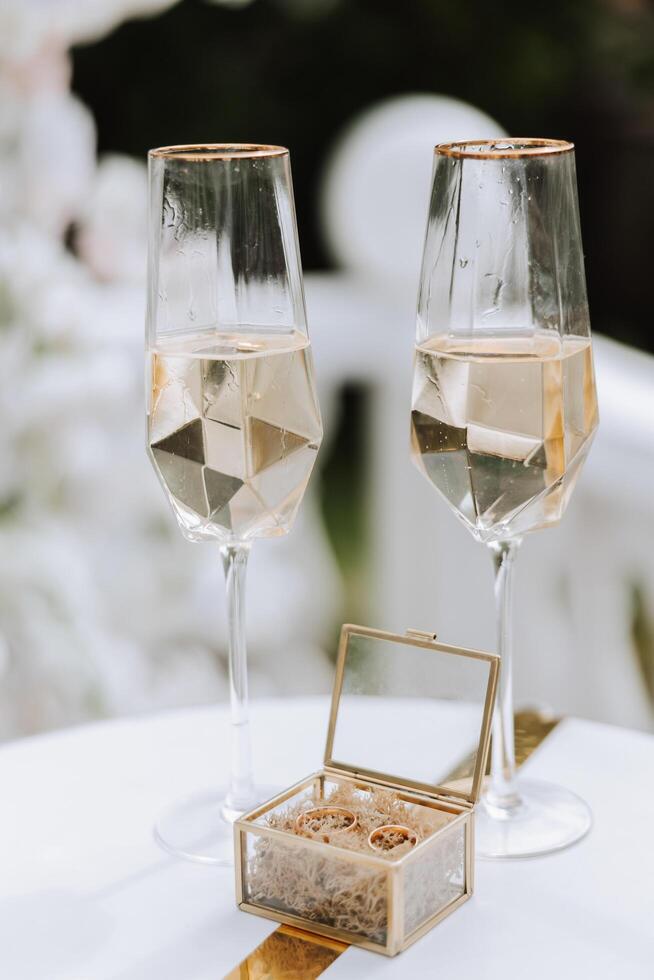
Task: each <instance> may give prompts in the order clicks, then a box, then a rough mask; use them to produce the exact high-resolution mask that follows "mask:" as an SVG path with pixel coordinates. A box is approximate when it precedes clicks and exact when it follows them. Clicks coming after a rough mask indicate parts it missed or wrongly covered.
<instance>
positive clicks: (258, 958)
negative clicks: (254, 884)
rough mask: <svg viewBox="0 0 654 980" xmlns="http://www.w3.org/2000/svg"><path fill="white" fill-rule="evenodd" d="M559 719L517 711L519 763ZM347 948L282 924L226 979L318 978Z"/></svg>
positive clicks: (459, 773)
mask: <svg viewBox="0 0 654 980" xmlns="http://www.w3.org/2000/svg"><path fill="white" fill-rule="evenodd" d="M559 721H560V718H551V717H548V716H545V715H543V714H541V713H540V712H538V711H519V712H517V713H516V715H515V759H516V765H517V766H521V765H522V764H523V762H526V761H527V759H528V758H529V756H530V755H531V754H532V752H534V751H535V750H536V749H537V748H538V747H539V745H540V744H541V743H542V742H543V740H544V739H545V738H547V736H548V735H549V733H550V732H551V731H552V729H553V728H555V727H556V725H557V724H558V723H559ZM473 769H474V756H470V757H467V758H465V759H462V760H461V762H460V763H459V765H458V766H457V767H456V768H455V769H454V770H453V771H452V772H451V773H450V775H449V776H448V777H447V781H448V782H449V781H451V780H453V779H466V778H469V777H470V776H472V772H473ZM346 949H348V944H347V943H341V942H339V941H338V940H337V939H326V938H325V937H324V936H317V935H315V933H312V932H305V931H304V930H303V929H296V928H295V926H279V928H277V929H276V930H275V931H274V932H273V933H271V935H270V936H268V938H267V939H264V941H263V942H262V943H261V945H260V946H257V948H256V949H255V950H254V952H252V953H250V955H249V956H247V957H246V958H245V959H244V960H243V962H242V963H240V964H239V965H238V966H236V967H234V969H233V970H231V972H230V973H228V974H227V976H226V977H225V978H224V980H315V978H316V977H319V976H320V974H321V973H323V972H324V971H325V970H326V969H327V967H328V966H331V964H332V963H333V962H334V960H335V959H338V957H339V956H340V955H341V953H344V952H345V950H346Z"/></svg>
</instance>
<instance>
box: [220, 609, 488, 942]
mask: <svg viewBox="0 0 654 980" xmlns="http://www.w3.org/2000/svg"><path fill="white" fill-rule="evenodd" d="M353 635H359V636H369V637H372V638H373V639H380V640H390V641H393V642H395V643H402V644H406V645H407V646H418V647H422V648H424V649H429V650H434V651H437V652H440V653H448V654H453V655H458V656H464V657H471V658H473V659H476V660H484V661H486V662H487V663H488V665H489V678H488V685H487V689H486V699H485V702H484V710H483V717H482V724H481V731H480V735H479V746H478V751H477V759H476V763H475V768H474V773H473V779H472V787H471V790H470V792H469V793H464V792H459V791H456V790H453V789H452V788H451V787H441V786H432V785H428V784H425V783H420V782H418V781H414V780H407V781H406V782H404V781H400V779H399V777H397V776H389V775H387V774H384V773H380V772H375V771H372V770H365V769H357V770H354V769H353V768H352V767H350V766H347V765H346V764H344V763H341V762H338V761H335V760H334V759H333V758H332V749H333V744H334V733H335V729H336V720H337V716H338V706H339V702H340V697H341V693H342V688H343V676H344V671H345V660H346V656H347V647H348V643H349V640H350V637H351V636H353ZM499 665H500V658H499V656H498V655H497V654H495V653H486V652H484V651H481V650H470V649H467V648H465V647H453V646H448V645H447V644H444V643H439V642H438V641H437V639H436V635H435V634H433V633H423V632H421V631H419V630H407V633H406V634H397V633H388V632H386V631H384V630H376V629H370V628H368V627H365V626H354V625H352V624H345V625H344V626H343V628H342V630H341V637H340V642H339V649H338V659H337V664H336V678H335V681H334V691H333V695H332V703H331V710H330V716H329V727H328V732H327V743H326V747H325V765H324V768H323V769H322V770H320V771H319V772H316V773H312V775H310V776H307V777H306V778H305V779H302V780H300V781H299V782H297V783H295V785H293V786H290V787H289V788H288V789H286V790H284V791H283V792H282V793H279V794H278V795H277V796H275V797H274V798H273V799H271V800H268V802H267V803H264V804H263V805H262V806H260V807H257V809H256V810H252V811H250V813H249V814H246V815H244V816H243V817H241V818H240V819H239V820H237V821H236V823H235V824H234V832H235V848H236V861H235V873H236V900H237V903H238V906H239V908H241V909H242V910H243V911H246V912H252V913H253V914H254V915H259V916H262V917H263V918H266V919H272V920H273V921H275V922H282V923H284V924H285V925H290V926H297V927H299V928H304V929H306V928H307V922H306V920H305V919H303V918H302V917H301V916H296V915H291V914H288V913H285V912H277V911H273V910H271V909H267V908H264V907H261V906H258V905H253V904H251V903H250V902H248V901H247V900H246V898H245V894H244V888H243V882H244V877H245V868H244V863H245V856H246V855H245V848H244V839H245V835H246V834H249V835H254V836H257V837H268V838H272V839H275V838H278V839H283V840H284V842H285V844H286V845H290V846H291V847H294V846H296V847H304V848H306V847H310V848H314V849H315V848H318V849H319V850H320V851H322V853H323V854H325V855H330V856H333V846H332V845H330V844H326V843H324V842H323V841H319V840H314V839H310V838H305V837H295V836H293V835H292V834H288V833H286V832H284V831H282V830H275V829H274V828H272V827H265V826H263V825H258V824H257V823H256V822H255V821H256V820H257V819H258V818H259V817H261V816H263V814H264V813H266V812H268V811H269V810H272V809H274V808H275V807H276V806H279V805H280V804H281V803H284V802H285V801H286V800H288V799H290V798H291V797H292V796H295V795H296V794H297V793H299V792H301V791H302V790H304V789H307V788H308V787H309V786H311V785H312V784H313V785H314V788H315V789H316V790H317V791H318V792H319V793H322V792H323V790H324V782H325V780H333V779H335V778H336V779H339V780H341V781H345V782H349V783H352V784H354V785H359V786H363V785H371V786H383V787H384V788H386V789H392V790H393V791H394V792H396V793H397V794H398V795H399V796H400V798H401V799H404V800H407V801H408V802H416V803H419V804H422V805H423V806H431V807H433V808H434V809H439V810H445V811H446V812H450V813H454V814H456V817H455V819H454V820H452V821H450V823H448V824H446V825H445V826H443V827H441V828H440V830H437V831H436V833H435V834H432V835H430V836H429V837H428V838H426V839H425V840H422V841H419V842H418V843H417V844H416V846H415V847H414V848H412V849H411V851H409V852H408V853H407V854H406V855H404V856H403V857H401V858H400V859H399V860H397V861H393V862H392V863H391V864H390V865H389V862H388V861H387V860H386V859H385V858H383V857H381V856H378V855H376V854H374V853H373V852H372V851H371V852H370V853H369V854H366V853H365V852H361V853H359V852H356V851H351V852H348V861H352V862H354V863H356V864H359V865H365V866H367V867H368V868H371V869H374V870H377V871H379V872H381V873H384V874H385V875H386V876H387V881H388V890H389V891H388V917H387V924H388V930H387V934H386V943H385V944H381V943H373V942H370V940H367V939H365V938H364V937H363V936H361V937H360V936H355V935H354V934H353V933H350V932H346V931H345V930H343V929H337V928H335V927H333V926H328V925H322V924H321V923H318V922H311V926H310V927H311V931H312V932H315V933H317V934H318V935H321V936H326V937H327V938H329V939H336V940H339V941H341V942H346V943H352V942H354V943H356V945H357V946H361V947H362V948H363V949H370V950H373V951H374V952H377V953H384V954H385V955H387V956H394V955H395V954H396V953H399V952H400V951H401V950H403V949H406V948H407V947H408V946H410V945H411V944H412V943H414V942H415V941H416V940H417V939H420V937H421V936H423V935H424V934H425V933H426V932H428V931H429V930H430V929H431V928H432V927H433V926H435V925H436V923H438V922H440V920H441V919H443V918H445V916H447V915H449V914H450V913H451V912H453V911H454V910H455V909H457V908H458V907H459V905H462V904H463V902H465V901H467V900H468V898H470V896H471V894H472V891H473V884H474V882H473V875H474V804H475V802H476V801H477V800H478V799H479V793H480V790H481V784H482V779H483V775H484V772H485V769H486V760H487V757H488V747H489V743H490V732H491V723H492V711H493V703H494V698H495V690H496V687H497V677H498V670H499ZM461 825H463V827H464V833H465V863H464V873H465V881H464V889H463V894H462V895H460V896H459V897H458V898H456V899H454V900H453V901H452V902H450V903H449V904H448V905H446V906H445V908H442V909H440V911H439V912H437V913H436V914H435V915H433V916H431V918H429V919H427V920H426V921H425V922H423V923H422V925H420V926H418V928H416V929H415V930H414V931H413V932H411V933H410V934H409V935H408V936H404V935H403V922H404V916H403V909H402V908H401V905H402V904H403V894H402V887H401V884H402V882H401V875H402V872H403V869H404V865H405V864H406V863H408V862H410V861H412V860H416V859H417V860H420V857H419V855H420V854H421V853H422V851H423V849H425V848H430V847H432V846H433V842H434V840H435V838H437V837H440V836H443V835H445V834H447V833H454V832H455V829H456V828H458V827H461Z"/></svg>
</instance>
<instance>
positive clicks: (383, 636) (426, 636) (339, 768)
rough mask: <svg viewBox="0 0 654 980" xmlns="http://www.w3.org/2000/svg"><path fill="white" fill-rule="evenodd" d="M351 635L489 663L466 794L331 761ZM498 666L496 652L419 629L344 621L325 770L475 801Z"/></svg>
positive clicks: (484, 758)
mask: <svg viewBox="0 0 654 980" xmlns="http://www.w3.org/2000/svg"><path fill="white" fill-rule="evenodd" d="M351 636H368V637H371V638H372V639H377V640H386V641H392V642H394V643H400V644H404V645H405V646H413V647H421V648H423V649H426V650H434V651H436V652H438V653H447V654H451V655H454V656H459V657H468V658H470V659H473V660H484V661H486V662H487V663H488V665H489V676H488V685H487V688H486V699H485V702H484V712H483V716H482V722H481V731H480V733H479V743H478V749H477V759H476V763H475V768H474V773H473V777H472V786H471V789H470V792H469V793H464V792H461V791H459V790H455V789H452V787H451V786H434V785H431V784H429V783H422V782H419V781H418V780H413V779H406V780H405V779H402V778H401V777H399V776H395V775H391V774H389V773H383V772H377V771H375V770H373V769H364V768H357V769H353V767H352V766H349V765H347V764H346V763H344V762H339V761H337V760H334V759H333V757H332V750H333V747H334V734H335V731H336V721H337V718H338V708H339V704H340V699H341V693H342V689H343V677H344V673H345V661H346V658H347V649H348V644H349V642H350V637H351ZM499 666H500V657H499V654H497V653H487V652H485V651H483V650H471V649H468V648H467V647H455V646H449V645H448V644H446V643H439V642H438V640H437V638H436V634H435V633H423V632H422V631H420V630H412V629H410V630H407V631H406V633H405V634H402V633H388V632H386V631H385V630H377V629H371V628H369V627H368V626H354V625H352V624H351V623H346V624H345V625H344V626H343V627H342V629H341V638H340V641H339V645H338V658H337V662H336V678H335V680H334V691H333V694H332V704H331V710H330V714H329V727H328V730H327V744H326V746H325V758H324V766H325V769H327V770H329V771H331V772H334V773H338V774H339V775H352V774H353V773H354V775H358V776H363V777H365V778H366V779H368V780H382V781H383V782H384V783H387V784H389V785H391V786H393V787H394V788H398V787H399V788H401V789H406V788H407V787H408V788H409V789H413V790H417V791H418V792H420V793H428V794H429V795H433V794H434V793H436V794H438V795H439V796H446V797H455V798H457V799H463V800H467V801H468V802H469V803H476V802H477V801H478V799H479V796H480V793H481V786H482V780H483V778H484V773H485V771H486V760H487V757H488V747H489V744H490V735H491V726H492V722H493V704H494V699H495V690H496V687H497V676H498V672H499Z"/></svg>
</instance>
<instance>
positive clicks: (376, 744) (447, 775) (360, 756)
mask: <svg viewBox="0 0 654 980" xmlns="http://www.w3.org/2000/svg"><path fill="white" fill-rule="evenodd" d="M498 668H499V657H498V656H497V655H496V654H494V653H484V652H482V651H478V650H466V649H464V648H463V647H451V646H447V645H446V644H444V643H439V642H438V641H437V640H436V638H435V635H434V634H428V633H420V632H418V631H415V630H408V631H407V633H406V635H404V636H402V635H398V634H394V633H385V632H382V631H381V630H373V629H368V628H367V627H364V626H349V625H346V626H343V629H342V630H341V640H340V645H339V652H338V663H337V667H336V680H335V682H334V693H333V697H332V708H331V716H330V720H329V732H328V735H327V747H326V750H325V765H326V766H328V767H330V768H334V769H340V770H344V771H347V772H351V773H352V772H354V773H356V774H358V775H361V776H364V777H365V776H368V777H371V778H379V779H383V780H385V781H387V782H393V783H395V784H397V785H402V786H407V787H410V788H412V789H418V790H423V791H427V792H430V793H434V792H437V793H440V794H444V795H448V796H457V797H461V798H462V799H466V800H469V801H470V802H476V801H477V800H478V799H479V794H480V790H481V780H482V776H483V771H484V769H485V765H486V757H487V754H488V743H489V740H490V726H491V718H492V710H493V704H494V700H495V686H496V683H497V672H498Z"/></svg>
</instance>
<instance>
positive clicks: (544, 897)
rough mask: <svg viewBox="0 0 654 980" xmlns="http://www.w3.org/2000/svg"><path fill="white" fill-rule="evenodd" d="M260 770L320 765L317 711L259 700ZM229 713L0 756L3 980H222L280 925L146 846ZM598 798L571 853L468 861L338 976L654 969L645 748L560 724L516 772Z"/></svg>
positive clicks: (31, 744) (96, 732)
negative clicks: (469, 871) (428, 924)
mask: <svg viewBox="0 0 654 980" xmlns="http://www.w3.org/2000/svg"><path fill="white" fill-rule="evenodd" d="M252 714H253V728H254V732H253V735H254V746H255V754H256V761H257V769H258V772H259V773H260V774H261V775H262V776H264V777H265V779H266V781H267V782H270V783H273V784H274V783H277V784H279V785H280V786H285V785H288V784H289V783H291V782H293V781H295V780H297V779H299V778H301V777H302V776H304V775H307V774H308V773H310V772H312V771H314V770H315V769H318V768H319V767H320V764H321V761H322V753H323V746H324V736H325V732H326V726H327V714H328V701H327V699H326V698H324V699H323V698H312V699H302V700H293V701H288V700H287V701H281V700H280V701H261V702H256V703H255V704H254V705H253V712H252ZM228 739H229V725H228V714H227V710H226V708H195V709H186V710H182V711H174V712H168V713H164V714H158V715H154V716H149V717H143V718H133V719H125V720H118V721H110V722H103V723H100V724H96V725H90V726H85V727H80V728H75V729H69V730H66V731H62V732H56V733H54V734H50V735H44V736H38V737H34V738H30V739H24V740H21V741H17V742H13V743H10V744H7V745H5V746H3V747H2V748H0V786H1V787H2V806H0V868H1V869H2V871H1V873H0V964H1V967H2V969H1V970H0V973H1V974H2V976H3V977H7V978H11V980H109V978H111V980H155V978H156V980H209V978H211V980H219V978H221V977H223V976H224V975H225V974H226V973H228V972H229V971H230V970H231V969H232V968H233V967H234V966H236V964H237V963H239V962H240V961H241V960H242V959H243V958H244V957H245V956H246V955H247V954H248V953H249V952H251V951H252V950H253V949H254V948H255V946H257V945H258V944H259V943H260V942H261V941H262V940H263V939H264V938H265V937H266V936H267V935H268V934H269V933H270V932H272V931H273V930H274V929H275V928H276V924H275V923H274V922H271V921H269V920H266V919H262V918H259V917H258V916H253V915H248V914H246V913H244V912H241V911H239V910H238V909H237V908H236V905H235V901H234V875H233V871H231V870H226V869H220V868H212V867H208V866H203V865H197V864H190V863H187V862H184V861H178V860H175V859H174V858H172V857H169V856H168V855H166V854H164V853H163V852H162V851H160V850H159V849H158V848H157V846H156V844H155V843H154V841H153V837H152V824H153V818H154V817H155V815H156V814H157V813H159V812H160V810H161V809H162V808H164V807H165V806H166V805H167V804H168V803H170V802H172V801H173V800H175V799H176V798H181V797H184V796H185V795H189V794H191V793H192V792H195V791H196V790H204V789H207V788H212V787H213V786H214V784H216V785H217V784H218V783H219V782H220V781H221V780H224V778H225V777H226V766H227V758H228V751H227V748H228ZM526 769H528V770H529V772H530V774H531V775H534V776H538V777H542V778H543V779H549V780H551V781H556V782H560V783H562V784H564V785H567V786H569V787H570V788H573V789H575V790H576V791H577V792H578V793H579V794H580V795H582V796H583V797H584V798H585V799H586V800H587V801H588V802H589V803H590V805H591V807H592V809H593V812H594V815H595V825H594V827H593V830H592V831H591V833H590V835H589V836H588V837H587V838H586V839H585V840H584V841H582V842H581V843H580V844H578V845H577V846H576V847H572V848H570V849H569V850H567V851H563V852H561V853H558V854H555V855H551V856H548V857H545V858H537V859H532V860H527V861H514V862H509V863H500V862H484V861H480V862H478V863H477V876H476V886H475V894H474V895H473V897H472V900H471V901H469V902H467V903H466V904H465V905H463V906H462V908H461V909H459V910H458V911H456V912H455V913H454V914H453V915H451V916H449V917H448V918H447V919H445V920H444V921H443V922H441V923H440V924H439V925H437V926H436V927H435V928H434V929H433V930H432V931H431V932H430V933H429V934H428V935H426V936H425V937H424V938H422V939H421V940H419V941H418V942H417V943H416V944H415V945H414V946H412V947H411V948H410V949H408V950H407V951H405V952H404V953H402V954H400V955H399V956H398V957H395V958H394V959H391V960H389V959H387V958H386V957H383V956H380V955H378V954H375V953H369V952H366V951H364V950H360V949H355V948H350V949H348V950H347V951H346V952H345V953H343V955H342V956H340V957H339V958H338V959H337V960H336V961H335V962H334V963H333V964H332V965H331V966H330V967H329V968H328V971H327V973H326V975H328V976H329V977H330V978H333V980H337V978H340V980H344V978H357V980H359V978H361V977H364V976H371V977H374V976H377V975H378V976H380V977H382V976H383V977H384V980H387V978H392V977H398V978H400V977H401V978H406V977H408V976H431V975H432V974H435V971H436V968H438V974H439V975H440V976H469V977H473V976H478V977H483V978H484V980H489V978H493V977H498V978H500V977H501V978H502V980H503V978H505V977H511V978H513V977H518V976H526V977H528V978H529V980H538V978H543V980H551V978H552V977H553V976H556V977H558V978H567V977H570V978H573V977H574V978H575V980H576V978H578V977H591V976H592V977H593V980H603V978H606V980H615V978H616V977H619V978H620V980H636V978H643V980H645V978H648V980H649V978H651V977H652V976H653V975H654V908H653V905H652V886H651V883H652V881H653V880H654V845H653V844H652V828H653V827H654V792H653V791H652V788H651V774H652V772H654V737H652V736H650V735H645V734H642V733H639V732H634V731H628V730H625V729H619V728H613V727H609V726H606V725H601V724H596V723H591V722H586V721H578V720H575V719H568V720H566V721H564V722H562V723H561V724H560V725H559V726H557V728H556V729H555V730H554V732H553V733H552V734H551V735H550V736H549V737H548V738H547V739H546V740H545V742H544V743H543V744H542V746H541V747H540V748H539V749H538V750H537V751H536V752H535V753H534V755H533V756H532V757H531V758H530V760H529V761H528V763H527V764H526V765H525V770H526Z"/></svg>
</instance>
